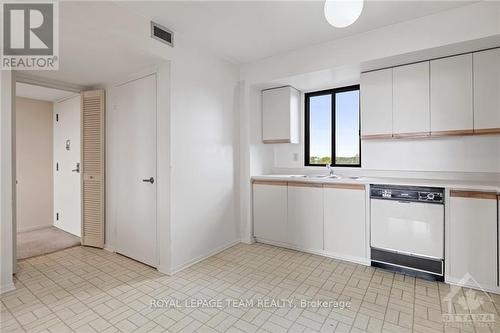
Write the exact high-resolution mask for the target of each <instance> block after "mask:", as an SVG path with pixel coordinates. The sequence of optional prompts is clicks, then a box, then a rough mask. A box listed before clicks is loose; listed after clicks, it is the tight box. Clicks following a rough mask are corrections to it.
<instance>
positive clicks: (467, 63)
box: [430, 53, 474, 134]
mask: <svg viewBox="0 0 500 333" xmlns="http://www.w3.org/2000/svg"><path fill="white" fill-rule="evenodd" d="M430 76H431V132H435V133H433V134H442V133H439V132H448V133H449V134H457V133H462V134H469V133H472V131H473V126H474V119H473V118H474V114H473V105H472V54H470V53H469V54H464V55H459V56H454V57H448V58H442V59H437V60H432V61H431V68H430ZM443 134H445V133H443Z"/></svg>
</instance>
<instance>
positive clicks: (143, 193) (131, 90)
mask: <svg viewBox="0 0 500 333" xmlns="http://www.w3.org/2000/svg"><path fill="white" fill-rule="evenodd" d="M114 96H115V99H114V100H116V104H115V105H114V106H113V107H114V108H115V110H114V111H115V112H116V113H117V114H119V117H118V119H119V120H118V121H119V124H117V125H118V126H117V137H116V139H117V142H119V144H118V146H119V147H118V150H119V151H118V152H117V157H118V160H119V161H120V163H119V168H118V169H117V170H113V171H112V172H116V176H117V177H116V179H117V181H118V183H119V184H120V186H121V189H120V191H119V197H118V201H117V204H118V206H117V228H116V248H117V252H119V253H121V254H123V255H126V256H128V257H131V258H133V259H136V260H138V261H141V262H143V263H145V264H148V265H151V266H154V267H156V266H157V265H158V259H157V251H156V75H155V74H153V75H150V76H147V77H144V78H141V79H138V80H135V81H131V82H128V83H125V84H123V85H120V86H117V87H116V88H115V91H114ZM150 180H151V181H150Z"/></svg>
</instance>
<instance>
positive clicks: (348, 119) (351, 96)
mask: <svg viewBox="0 0 500 333" xmlns="http://www.w3.org/2000/svg"><path fill="white" fill-rule="evenodd" d="M335 151H336V153H335V155H336V156H335V159H336V161H335V162H336V164H359V90H352V91H346V92H341V93H337V94H335Z"/></svg>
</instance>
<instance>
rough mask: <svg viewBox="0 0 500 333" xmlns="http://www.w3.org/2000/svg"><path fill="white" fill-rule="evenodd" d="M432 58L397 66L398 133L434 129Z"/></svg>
mask: <svg viewBox="0 0 500 333" xmlns="http://www.w3.org/2000/svg"><path fill="white" fill-rule="evenodd" d="M429 106H430V105H429V62H428V61H426V62H420V63H416V64H411V65H406V66H399V67H395V68H394V69H393V117H394V124H393V127H394V135H395V136H397V135H398V134H414V135H423V134H424V135H426V134H429V132H430V126H431V122H430V120H431V114H430V108H429Z"/></svg>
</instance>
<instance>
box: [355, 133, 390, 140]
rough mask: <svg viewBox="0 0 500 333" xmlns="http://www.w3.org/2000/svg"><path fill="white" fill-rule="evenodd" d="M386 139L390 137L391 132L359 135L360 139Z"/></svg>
mask: <svg viewBox="0 0 500 333" xmlns="http://www.w3.org/2000/svg"><path fill="white" fill-rule="evenodd" d="M386 139H392V134H368V135H362V136H361V140H386Z"/></svg>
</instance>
